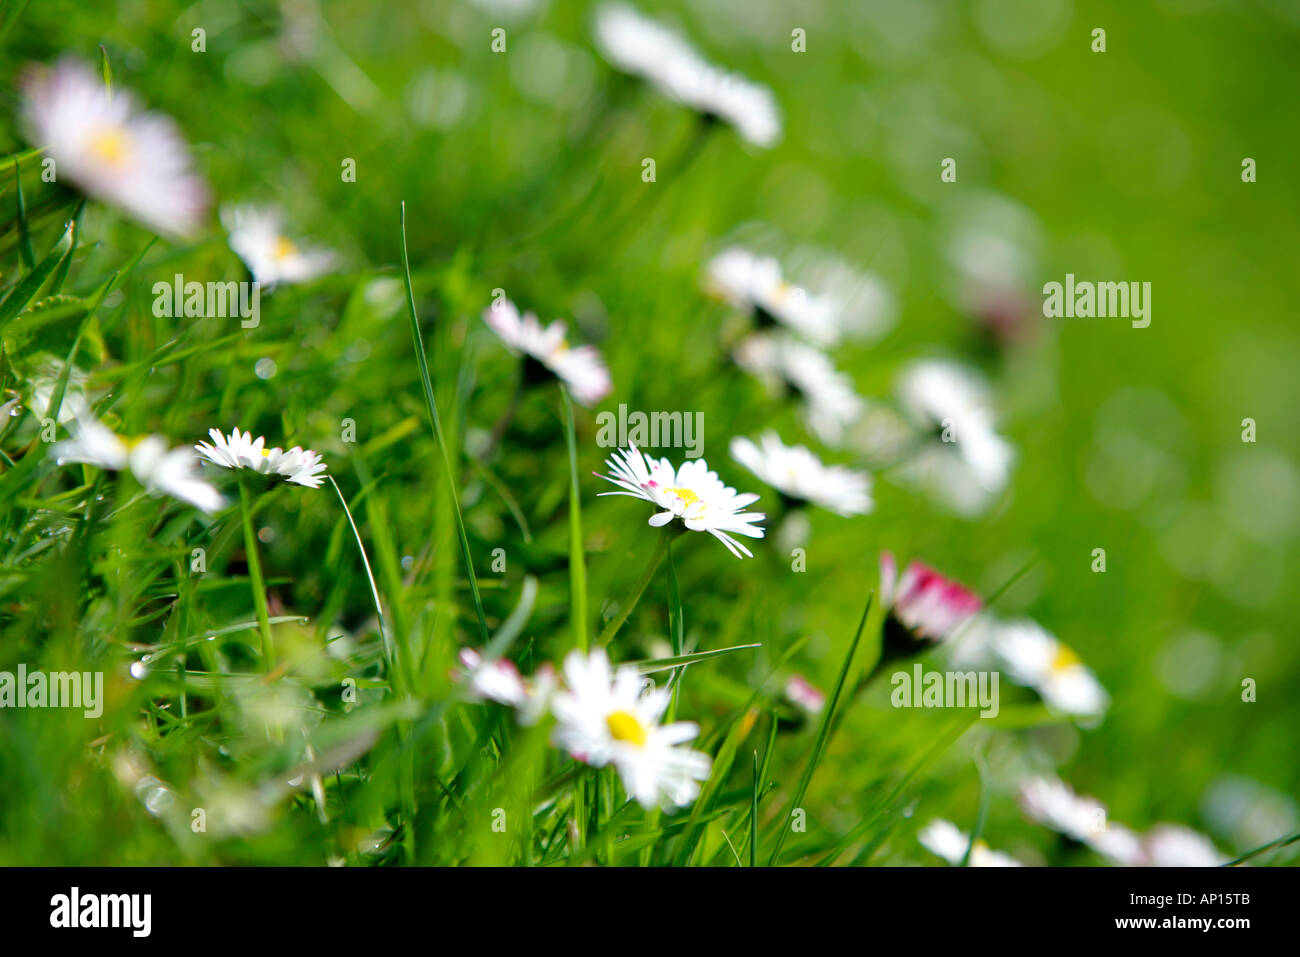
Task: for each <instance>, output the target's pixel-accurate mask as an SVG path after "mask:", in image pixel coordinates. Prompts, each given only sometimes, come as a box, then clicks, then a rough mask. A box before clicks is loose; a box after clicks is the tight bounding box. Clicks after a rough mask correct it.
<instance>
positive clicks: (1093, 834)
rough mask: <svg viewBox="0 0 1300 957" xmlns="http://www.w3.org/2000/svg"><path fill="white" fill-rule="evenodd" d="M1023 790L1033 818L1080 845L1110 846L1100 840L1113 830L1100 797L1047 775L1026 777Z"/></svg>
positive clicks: (1025, 805)
mask: <svg viewBox="0 0 1300 957" xmlns="http://www.w3.org/2000/svg"><path fill="white" fill-rule="evenodd" d="M1019 790H1020V807H1021V809H1022V810H1023V811H1024V812H1025V814H1026V815H1028V816H1029V818H1030V819H1032V820H1033V821H1035V822H1037V823H1038V824H1041V825H1043V826H1044V827H1048V828H1051V829H1052V830H1053V831H1056V832H1058V833H1060V834H1064V835H1065V836H1066V837H1068V838H1069V839H1070V840H1072V841H1078V842H1079V843H1080V844H1086V845H1088V846H1094V845H1100V846H1103V847H1104V846H1106V844H1105V842H1104V841H1100V842H1099V841H1098V838H1100V836H1101V835H1103V834H1105V833H1106V831H1107V830H1109V828H1108V827H1107V820H1106V805H1104V804H1102V803H1101V802H1100V801H1098V800H1097V799H1096V798H1091V797H1087V796H1085V795H1080V794H1075V793H1074V789H1073V788H1071V787H1070V786H1069V785H1068V784H1066V783H1065V782H1064V781H1062V780H1060V779H1059V778H1051V777H1046V776H1044V775H1038V776H1036V777H1031V778H1026V779H1025V780H1023V781H1021V782H1020V788H1019ZM1117 826H1119V825H1117Z"/></svg>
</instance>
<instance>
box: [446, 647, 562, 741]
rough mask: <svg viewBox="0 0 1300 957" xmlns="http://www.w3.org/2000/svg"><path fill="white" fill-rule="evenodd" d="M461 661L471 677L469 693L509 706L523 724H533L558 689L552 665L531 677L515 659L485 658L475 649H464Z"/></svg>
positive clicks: (539, 718) (547, 708)
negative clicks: (518, 666) (523, 675)
mask: <svg viewBox="0 0 1300 957" xmlns="http://www.w3.org/2000/svg"><path fill="white" fill-rule="evenodd" d="M460 662H461V664H462V665H463V666H464V669H465V670H464V675H465V677H467V678H468V679H469V689H470V692H471V693H472V694H473V695H474V696H475V697H478V698H486V699H488V700H489V701H495V702H497V703H498V704H505V705H509V706H510V707H512V708H514V709H515V714H516V716H517V717H518V719H519V723H520V724H522V725H534V724H536V723H537V722H538V721H540V720H541V718H542V715H544V714H545V713H546V712H547V711H548V710H549V709H550V706H551V703H552V701H553V700H554V697H555V692H556V690H557V680H556V675H555V669H554V668H552V667H551V666H550V665H549V664H546V665H543V666H542V667H541V668H539V669H538V670H537V675H536V676H535V677H534V678H532V679H531V680H528V679H525V678H522V677H521V676H520V674H519V669H518V668H516V667H515V664H514V662H512V661H510V660H508V659H505V658H496V659H493V660H485V659H484V658H483V656H482V655H481V654H480V653H479V652H477V651H475V650H474V649H472V648H462V649H461V651H460Z"/></svg>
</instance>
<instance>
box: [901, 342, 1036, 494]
mask: <svg viewBox="0 0 1300 957" xmlns="http://www.w3.org/2000/svg"><path fill="white" fill-rule="evenodd" d="M898 395H899V400H900V403H901V405H902V407H903V411H904V413H905V414H906V415H907V416H908V417H909V418H910V419H911V420H912V422H913V424H914V425H915V426H916V427H917V428H919V429H920V432H921V438H922V440H923V444H922V445H921V447H920V448H919V449H918V451H917V452H916V454H915V455H914V456H912V458H911V459H910V460H909V462H908V463H907V464H906V465H905V467H904V468H903V469H902V470H900V471H901V474H903V475H904V476H905V477H907V478H910V479H912V480H914V481H917V482H919V483H920V484H923V485H926V486H928V487H930V488H931V489H932V490H933V491H934V492H935V493H936V494H938V495H939V496H940V497H941V498H943V499H944V500H946V501H948V502H949V504H951V505H952V506H953V507H954V508H956V509H957V510H958V511H960V512H963V513H968V514H973V513H978V512H980V511H982V510H983V509H985V508H986V507H987V506H988V505H989V503H990V502H991V501H992V499H993V498H994V497H995V496H997V495H998V494H999V493H1001V491H1002V489H1003V488H1005V487H1006V484H1007V479H1008V478H1009V476H1010V473H1011V464H1012V461H1013V460H1014V458H1015V453H1014V451H1013V450H1012V448H1011V445H1010V444H1009V443H1008V442H1007V441H1006V440H1005V439H1003V438H1002V437H1001V436H1000V435H998V434H997V432H996V431H994V427H993V411H992V407H991V404H990V401H989V397H988V392H987V389H986V387H985V385H984V383H983V382H982V381H981V380H980V379H979V378H978V377H977V376H976V375H975V374H974V373H973V372H970V371H969V370H967V369H965V368H963V367H962V366H959V365H957V364H956V363H951V362H944V361H940V360H922V361H919V362H914V363H912V364H911V365H910V366H908V367H907V368H906V369H905V370H904V372H903V375H902V377H901V379H900V380H899V385H898ZM931 439H932V440H933V441H930V440H931Z"/></svg>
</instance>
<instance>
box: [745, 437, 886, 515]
mask: <svg viewBox="0 0 1300 957" xmlns="http://www.w3.org/2000/svg"><path fill="white" fill-rule="evenodd" d="M731 457H732V458H733V459H735V460H736V461H737V462H739V463H740V464H741V465H743V466H745V468H747V469H749V470H750V471H751V472H753V473H754V474H755V475H756V476H758V478H760V479H762V480H763V481H764V482H766V483H767V484H768V485H770V486H772V487H773V488H775V489H776V490H777V491H778V492H780V493H781V494H782V495H783V496H785V497H786V498H789V499H798V500H800V501H804V502H811V503H813V504H814V505H820V506H821V507H822V508H824V509H827V510H828V511H831V512H835V513H836V514H838V515H864V514H866V513H867V512H869V511H871V508H872V501H871V477H870V476H869V475H867V474H866V473H865V472H858V471H855V470H854V469H851V468H848V467H846V466H843V465H825V464H823V463H822V461H821V459H819V458H817V456H815V455H813V454H812V452H810V451H808V449H807V448H805V447H804V446H802V445H786V444H785V443H783V442H782V441H781V438H780V436H778V435H777V434H776V433H775V432H771V431H769V432H765V433H764V434H763V435H762V437H761V438H760V439H759V441H758V442H757V443H755V442H752V441H750V440H749V439H747V438H744V437H741V436H737V437H736V438H734V439H732V440H731Z"/></svg>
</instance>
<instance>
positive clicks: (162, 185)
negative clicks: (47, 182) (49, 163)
mask: <svg viewBox="0 0 1300 957" xmlns="http://www.w3.org/2000/svg"><path fill="white" fill-rule="evenodd" d="M23 94H24V97H25V103H24V104H23V122H24V126H25V128H26V132H27V138H28V139H29V140H30V141H31V142H33V143H34V144H36V145H37V146H38V147H41V148H42V149H44V150H45V151H46V152H47V153H48V154H49V156H50V158H51V159H53V160H54V163H55V166H54V169H55V177H56V178H57V180H58V181H59V182H63V181H64V180H66V181H68V182H70V183H73V184H75V185H76V186H77V187H78V188H80V189H81V190H83V191H84V192H85V193H87V194H88V195H90V196H92V197H94V198H95V199H100V200H103V201H105V202H107V203H111V204H113V205H115V206H118V207H121V208H122V209H123V210H125V211H126V213H128V214H129V215H130V216H132V217H134V218H135V219H138V220H140V222H142V223H144V224H145V225H146V226H148V227H149V228H150V229H153V230H155V231H157V232H159V233H163V234H165V235H168V236H188V235H191V234H193V233H194V232H195V231H196V230H197V228H198V227H199V224H200V221H201V220H202V218H203V215H204V212H205V211H206V209H207V205H208V192H207V188H206V187H205V186H204V184H203V181H202V179H201V178H200V177H199V176H198V175H197V174H196V173H194V172H193V164H192V162H191V159H190V154H189V149H188V147H187V146H186V145H185V141H184V140H183V139H182V137H181V135H180V132H179V131H178V130H177V128H176V124H175V123H173V122H172V121H171V119H170V118H168V117H166V116H164V115H162V114H160V113H145V112H142V111H140V110H139V109H138V107H137V106H136V103H135V100H134V98H133V97H132V96H131V94H129V93H128V92H126V91H125V90H120V89H115V90H113V91H112V93H111V94H110V92H109V91H108V88H107V87H106V86H105V84H104V81H103V80H102V79H101V78H100V77H98V76H96V75H95V73H94V72H93V71H92V70H91V69H90V68H89V67H87V66H86V65H85V64H84V63H81V62H80V61H78V60H76V59H74V58H71V57H65V58H63V59H61V60H59V62H58V63H57V64H55V65H54V66H53V67H45V68H36V69H33V70H32V71H31V72H30V73H29V74H28V76H27V78H26V80H25V82H24V84H23Z"/></svg>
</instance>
